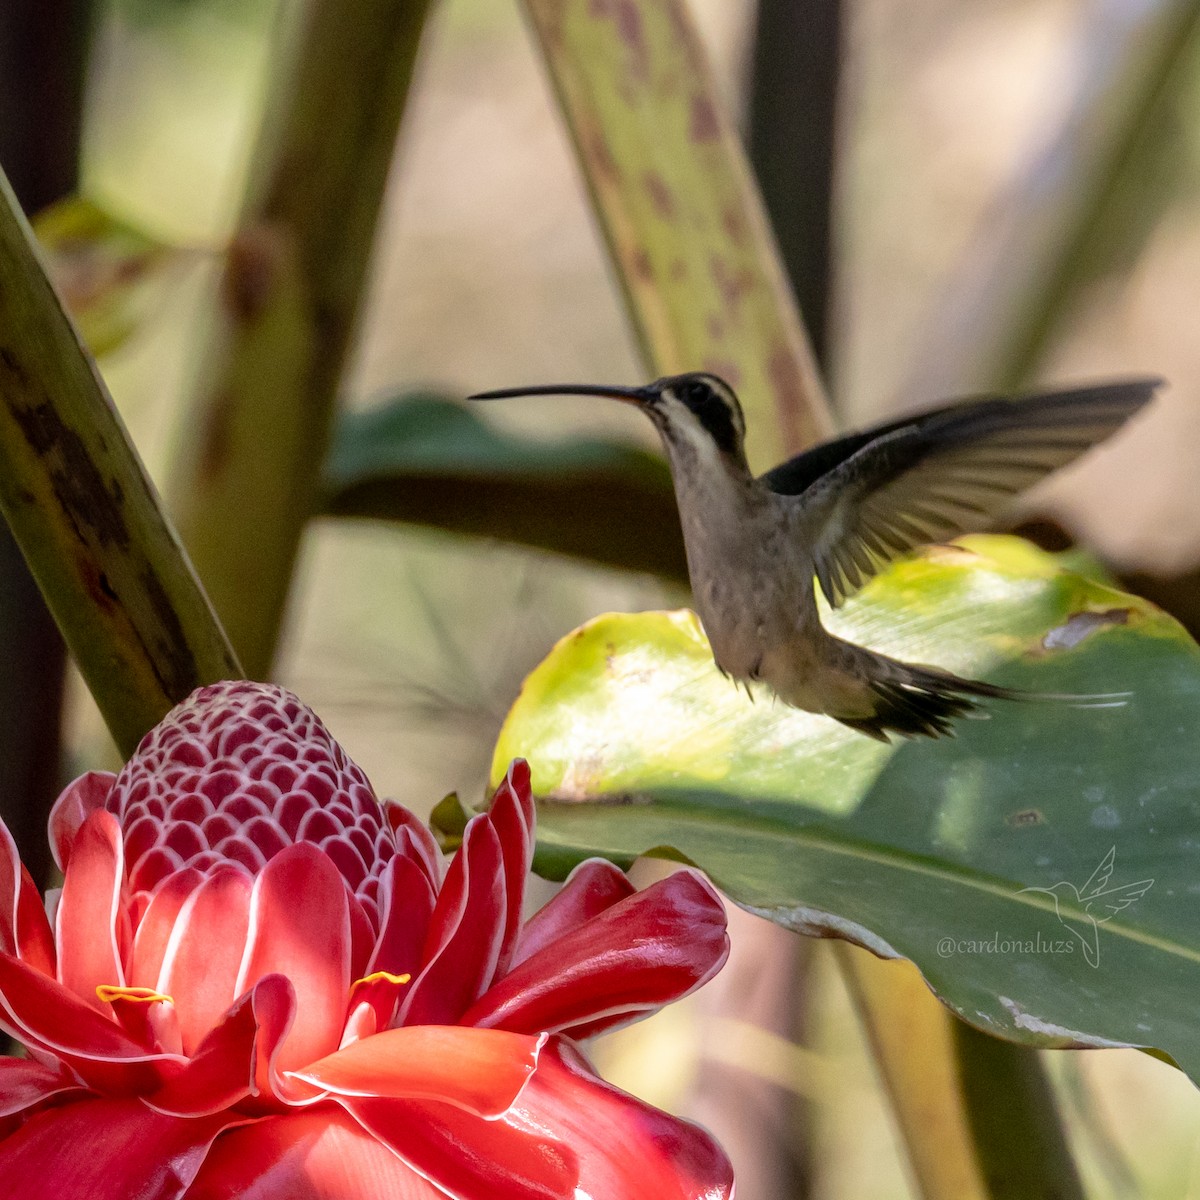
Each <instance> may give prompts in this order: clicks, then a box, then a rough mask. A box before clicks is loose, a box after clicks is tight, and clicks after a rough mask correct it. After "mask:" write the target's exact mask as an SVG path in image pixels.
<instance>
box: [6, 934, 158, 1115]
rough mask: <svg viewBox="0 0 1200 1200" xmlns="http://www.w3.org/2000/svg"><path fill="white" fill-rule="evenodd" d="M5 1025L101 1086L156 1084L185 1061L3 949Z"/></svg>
mask: <svg viewBox="0 0 1200 1200" xmlns="http://www.w3.org/2000/svg"><path fill="white" fill-rule="evenodd" d="M0 1027H3V1028H4V1029H5V1031H6V1032H8V1033H10V1034H11V1035H12V1036H13V1037H15V1038H16V1039H17V1040H18V1041H20V1042H23V1043H24V1044H25V1045H26V1046H29V1047H30V1048H31V1049H35V1050H42V1051H46V1052H47V1053H49V1054H52V1055H54V1056H55V1057H56V1058H59V1059H61V1060H62V1061H63V1062H64V1063H66V1064H67V1065H68V1066H70V1067H71V1068H72V1069H73V1070H74V1071H75V1072H76V1073H77V1074H78V1075H79V1077H80V1078H81V1079H83V1080H84V1081H85V1082H86V1083H88V1084H89V1085H91V1086H93V1087H95V1088H96V1089H97V1090H99V1091H106V1092H124V1093H129V1092H133V1091H138V1090H144V1089H147V1088H150V1087H153V1086H155V1085H156V1084H157V1083H158V1082H159V1079H160V1077H161V1074H162V1072H163V1071H164V1070H167V1069H170V1068H171V1066H172V1064H176V1063H179V1062H180V1061H181V1060H180V1059H179V1058H178V1056H175V1055H167V1054H157V1053H153V1052H151V1051H150V1050H148V1049H147V1048H146V1047H145V1046H142V1045H140V1044H139V1043H138V1042H136V1041H134V1039H133V1038H131V1037H130V1036H129V1034H128V1033H126V1032H125V1030H123V1029H122V1028H121V1026H120V1025H118V1024H117V1023H116V1022H115V1021H113V1020H110V1019H109V1017H108V1016H106V1015H103V1014H101V1013H99V1012H97V1011H96V1009H95V1008H93V1007H92V1006H91V1005H89V1004H86V1003H85V1002H84V1001H83V1000H81V999H80V998H79V997H78V996H76V995H75V994H74V993H72V992H69V991H67V989H66V988H65V987H63V986H62V984H60V983H56V982H55V981H54V980H53V979H50V978H49V977H47V976H45V975H43V974H42V973H41V972H40V971H38V970H35V969H34V968H33V967H31V966H29V964H28V963H23V962H21V960H20V959H16V958H13V957H12V956H11V955H8V954H0Z"/></svg>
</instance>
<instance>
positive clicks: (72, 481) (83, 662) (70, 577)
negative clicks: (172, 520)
mask: <svg viewBox="0 0 1200 1200" xmlns="http://www.w3.org/2000/svg"><path fill="white" fill-rule="evenodd" d="M0 508H3V511H4V515H5V517H6V518H7V520H8V523H9V526H10V527H11V528H12V531H13V535H14V536H15V537H16V539H17V542H18V544H19V545H20V547H21V550H22V552H23V553H24V555H25V558H26V560H27V562H28V563H29V566H30V570H31V571H32V572H33V575H34V578H35V579H36V580H37V582H38V586H39V587H40V588H41V590H42V594H43V595H44V596H45V597H46V600H47V602H48V604H49V607H50V610H51V611H52V612H53V614H54V618H55V620H56V621H57V622H58V626H59V628H60V629H61V630H62V632H63V636H64V637H65V639H66V642H67V645H68V646H69V647H70V649H71V653H72V654H73V655H74V657H75V661H76V662H77V663H78V664H79V668H80V670H81V671H82V672H83V676H84V679H85V680H86V681H87V684H88V687H89V688H90V690H91V692H92V695H93V696H94V697H95V699H96V703H97V704H98V705H99V707H100V711H101V712H102V713H103V714H104V719H105V721H106V722H107V724H108V727H109V729H110V730H111V732H112V735H113V737H114V739H115V740H116V742H117V745H118V746H119V747H120V749H121V750H122V752H123V753H125V754H129V753H131V752H132V750H133V749H134V747H135V746H136V745H137V743H138V741H139V740H140V738H141V737H142V735H143V734H144V733H145V732H146V731H147V730H148V729H150V727H151V726H153V725H155V724H156V723H157V722H158V721H159V720H160V719H161V718H162V716H163V715H164V714H165V713H166V712H167V710H168V709H170V708H171V707H172V706H173V705H175V704H177V703H178V702H179V701H180V700H182V699H183V698H184V697H185V696H187V694H188V693H189V692H190V691H192V689H193V688H196V687H198V686H199V685H201V684H204V683H212V682H214V681H216V680H218V679H226V678H230V677H234V678H236V677H238V676H239V675H240V674H241V668H240V667H239V666H238V662H237V659H236V657H235V656H234V654H233V651H232V650H231V649H230V647H229V643H228V642H227V641H226V640H225V637H224V634H223V633H222V631H221V628H220V626H219V625H218V624H217V621H216V618H215V617H214V615H213V611H212V608H211V607H210V606H209V603H208V600H207V598H206V597H205V595H204V592H203V590H202V589H201V587H200V585H199V583H198V581H197V579H196V576H195V574H194V572H193V571H192V569H191V565H190V564H189V562H188V560H187V557H186V556H185V555H184V553H183V552H182V550H181V548H180V546H179V543H178V540H177V539H176V537H175V533H174V531H173V530H172V528H171V526H170V524H169V523H168V522H167V520H166V518H165V517H164V515H163V513H162V511H161V509H160V507H159V503H158V498H157V496H156V495H155V492H154V488H153V486H152V485H151V483H150V480H149V478H148V477H147V475H146V473H145V470H144V469H143V467H142V464H141V461H140V460H139V459H138V456H137V452H136V451H135V450H134V448H133V446H132V444H131V443H130V441H129V437H128V435H127V434H126V432H125V427H124V425H122V423H121V419H120V417H119V416H118V415H117V412H116V409H115V408H114V407H113V405H112V401H111V400H110V398H109V396H108V393H107V391H106V390H105V388H104V384H103V383H102V382H101V380H100V376H99V374H98V373H97V371H96V369H95V366H94V364H93V363H92V360H91V358H90V357H89V356H88V354H87V352H86V351H85V350H84V348H83V346H82V344H81V342H80V340H79V338H78V336H77V334H76V332H75V329H74V327H73V326H72V325H71V322H70V320H69V319H68V317H67V316H66V314H65V312H64V311H63V308H62V306H61V304H60V303H59V301H58V297H57V296H56V295H55V294H54V290H53V289H52V288H51V286H50V283H49V281H48V280H47V278H46V274H45V271H44V270H43V268H42V264H41V261H40V259H39V257H38V253H37V250H36V249H35V245H34V241H33V234H32V232H31V231H30V228H29V225H28V223H27V222H26V221H25V218H24V216H23V215H22V213H21V211H20V208H19V206H18V204H17V202H16V199H15V197H14V196H13V194H12V190H11V189H10V188H9V186H8V181H7V179H5V178H4V177H3V176H2V175H0Z"/></svg>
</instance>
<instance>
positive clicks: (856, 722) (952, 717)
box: [837, 647, 1130, 742]
mask: <svg viewBox="0 0 1200 1200" xmlns="http://www.w3.org/2000/svg"><path fill="white" fill-rule="evenodd" d="M859 649H862V648H861V647H859ZM864 653H865V654H866V655H868V656H869V657H870V659H871V660H872V661H871V664H870V668H871V669H870V671H869V672H868V674H869V680H870V683H869V686H870V689H871V692H872V694H873V695H874V697H875V699H876V709H875V711H874V712H873V713H872V714H871V715H870V716H869V717H838V718H837V719H838V720H839V721H841V723H842V724H843V725H848V726H849V727H850V728H851V729H857V730H858V731H859V732H860V733H865V734H866V735H867V736H868V737H873V738H875V739H876V740H878V741H881V742H886V741H889V740H890V739H889V737H888V735H889V734H893V733H895V734H899V735H900V736H901V737H907V738H912V737H931V738H936V737H953V736H954V722H955V721H956V720H958V719H959V718H961V717H969V716H971V715H972V714H973V713H977V712H979V711H980V708H981V706H980V703H979V701H980V700H1020V701H1035V702H1038V703H1051V704H1068V705H1072V706H1074V707H1078V708H1115V707H1119V706H1121V705H1123V704H1125V703H1126V701H1127V700H1128V698H1129V695H1130V693H1129V692H1107V693H1094V694H1090V695H1089V694H1086V693H1071V692H1028V691H1023V690H1021V689H1019V688H1007V687H1000V686H999V685H997V684H994V683H984V682H983V681H982V680H979V679H964V678H962V677H961V676H959V675H953V674H951V673H950V672H949V671H939V670H937V669H936V668H934V667H919V666H913V665H911V664H909V663H902V662H899V661H898V660H897V659H894V658H888V657H887V656H886V655H883V654H876V653H873V652H871V651H864Z"/></svg>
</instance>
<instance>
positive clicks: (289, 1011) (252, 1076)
mask: <svg viewBox="0 0 1200 1200" xmlns="http://www.w3.org/2000/svg"><path fill="white" fill-rule="evenodd" d="M295 1003H296V993H295V991H294V990H293V989H292V987H291V984H289V982H288V981H287V980H286V979H284V977H283V976H282V975H268V976H266V977H265V978H263V979H260V980H259V981H258V983H256V984H255V985H254V988H253V989H252V990H251V991H250V992H248V993H247V994H246V995H244V996H242V997H241V998H240V999H239V1000H238V1002H237V1003H236V1004H235V1005H233V1007H232V1008H231V1009H230V1010H229V1011H228V1012H227V1013H226V1014H225V1016H224V1018H223V1019H222V1020H221V1021H220V1022H219V1023H218V1024H217V1025H216V1027H215V1028H214V1029H213V1030H212V1032H211V1033H210V1034H209V1035H208V1036H207V1037H206V1038H205V1039H204V1041H202V1042H201V1043H200V1045H199V1046H198V1047H197V1048H196V1052H195V1054H193V1055H192V1058H191V1060H190V1061H189V1062H188V1064H187V1066H186V1067H184V1068H183V1070H182V1071H180V1072H179V1073H178V1074H177V1075H175V1076H174V1077H173V1078H171V1079H170V1081H169V1082H167V1083H165V1084H163V1086H162V1087H160V1088H158V1089H157V1090H156V1091H154V1092H153V1093H152V1094H151V1095H149V1096H148V1097H147V1098H146V1103H147V1104H148V1105H150V1106H151V1107H152V1108H154V1109H157V1110H158V1111H160V1112H164V1113H172V1114H177V1115H179V1116H188V1117H194V1116H205V1115H209V1114H212V1113H217V1112H220V1111H221V1110H222V1109H225V1108H231V1107H232V1106H233V1105H235V1104H238V1103H240V1102H241V1101H242V1100H244V1099H246V1098H247V1097H249V1096H254V1095H258V1094H259V1088H258V1086H257V1084H256V1077H257V1076H258V1075H259V1074H260V1073H262V1074H266V1073H267V1072H268V1067H267V1064H269V1063H270V1061H271V1059H272V1057H273V1056H274V1055H275V1053H276V1051H277V1050H278V1047H279V1043H280V1041H281V1040H282V1038H283V1035H284V1033H285V1032H286V1030H287V1028H288V1026H289V1024H290V1023H291V1021H292V1017H293V1012H294V1009H295Z"/></svg>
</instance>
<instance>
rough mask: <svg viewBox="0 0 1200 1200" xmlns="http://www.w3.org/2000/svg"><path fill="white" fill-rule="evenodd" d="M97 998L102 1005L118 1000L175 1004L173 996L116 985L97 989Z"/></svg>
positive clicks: (152, 990) (101, 985)
mask: <svg viewBox="0 0 1200 1200" xmlns="http://www.w3.org/2000/svg"><path fill="white" fill-rule="evenodd" d="M96 996H97V997H98V999H99V1000H100V1003H101V1004H112V1003H113V1002H114V1001H116V1000H133V1001H134V1002H135V1003H138V1004H174V1003H175V998H174V997H173V996H167V995H164V994H163V993H162V992H156V991H155V990H154V989H153V988H147V987H121V986H120V985H118V984H115V983H101V984H98V985H97V987H96Z"/></svg>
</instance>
